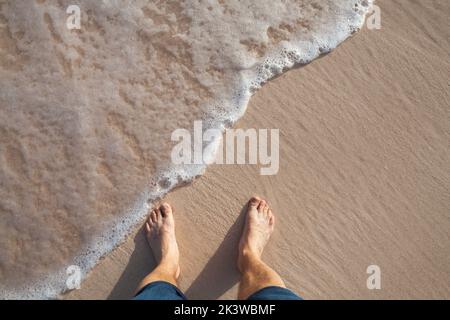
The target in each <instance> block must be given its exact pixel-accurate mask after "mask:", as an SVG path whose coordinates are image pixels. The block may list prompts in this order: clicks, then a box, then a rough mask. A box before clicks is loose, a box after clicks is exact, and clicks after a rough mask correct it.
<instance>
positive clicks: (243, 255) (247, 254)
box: [238, 246, 262, 273]
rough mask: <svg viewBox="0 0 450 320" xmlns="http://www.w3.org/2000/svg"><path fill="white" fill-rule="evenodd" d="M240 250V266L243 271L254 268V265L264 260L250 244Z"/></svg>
mask: <svg viewBox="0 0 450 320" xmlns="http://www.w3.org/2000/svg"><path fill="white" fill-rule="evenodd" d="M239 251H240V252H239V257H238V268H239V270H240V271H241V273H245V272H246V271H247V270H252V269H253V266H255V265H258V264H260V263H261V262H262V260H261V256H260V255H259V254H258V253H257V252H256V251H255V250H253V249H252V248H250V247H248V246H246V247H243V248H241V249H240V250H239Z"/></svg>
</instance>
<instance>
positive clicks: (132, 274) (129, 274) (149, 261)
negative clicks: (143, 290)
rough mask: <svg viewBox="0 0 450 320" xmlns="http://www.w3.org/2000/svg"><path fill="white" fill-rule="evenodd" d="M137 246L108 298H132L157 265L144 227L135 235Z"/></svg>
mask: <svg viewBox="0 0 450 320" xmlns="http://www.w3.org/2000/svg"><path fill="white" fill-rule="evenodd" d="M134 244H135V248H134V250H133V253H132V254H131V256H130V259H129V260H128V264H127V266H126V267H125V270H124V271H123V272H122V275H121V276H120V278H119V280H118V281H117V283H116V285H115V286H114V288H113V289H112V291H111V293H110V294H109V295H108V298H107V299H108V300H130V299H131V298H132V297H133V296H134V294H135V290H136V289H137V286H138V285H139V283H140V282H141V281H142V279H144V277H145V276H146V275H148V274H149V273H150V272H151V271H152V270H153V269H154V268H155V267H156V265H157V264H156V261H155V258H154V257H153V255H152V253H151V252H150V250H148V243H147V239H146V236H145V231H144V229H143V228H141V229H140V230H139V232H138V233H137V234H136V236H135V237H134Z"/></svg>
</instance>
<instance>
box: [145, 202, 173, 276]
mask: <svg viewBox="0 0 450 320" xmlns="http://www.w3.org/2000/svg"><path fill="white" fill-rule="evenodd" d="M145 230H146V234H147V240H148V243H149V244H150V247H151V248H152V251H153V254H154V256H155V258H156V260H157V261H158V263H159V265H160V266H161V267H164V269H165V271H167V272H169V273H171V274H173V275H174V277H175V279H177V278H178V277H179V276H180V265H179V260H180V253H179V251H178V244H177V239H176V236H175V221H174V218H173V212H172V207H171V206H170V205H169V204H168V203H164V204H162V205H161V206H159V207H157V208H156V209H154V210H152V211H151V213H150V215H149V217H148V219H147V222H146V223H145Z"/></svg>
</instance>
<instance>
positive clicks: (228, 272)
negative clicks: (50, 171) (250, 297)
mask: <svg viewBox="0 0 450 320" xmlns="http://www.w3.org/2000/svg"><path fill="white" fill-rule="evenodd" d="M246 212H247V205H245V206H244V208H243V209H242V210H241V213H240V214H239V216H238V218H237V220H236V221H235V222H234V223H233V225H232V226H231V228H230V229H229V230H228V232H227V234H226V235H225V238H224V239H223V241H222V243H221V244H220V246H219V248H218V249H217V250H216V252H215V253H214V255H213V256H212V257H211V259H210V260H209V261H208V263H207V264H206V266H205V268H204V269H203V270H202V271H201V272H200V274H199V275H198V276H197V278H196V279H195V280H194V281H193V282H192V284H191V286H190V287H189V289H188V290H187V291H186V296H187V297H189V298H190V299H198V300H216V299H218V298H220V297H221V296H222V295H223V294H224V293H225V292H227V291H228V290H229V289H230V288H232V287H233V286H234V285H235V284H236V283H238V282H239V279H240V274H239V270H238V268H237V265H236V264H237V258H238V245H239V240H240V238H241V234H242V230H243V227H244V222H245V216H246V214H245V213H246Z"/></svg>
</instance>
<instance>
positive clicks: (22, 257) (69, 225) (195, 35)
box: [0, 0, 372, 299]
mask: <svg viewBox="0 0 450 320" xmlns="http://www.w3.org/2000/svg"><path fill="white" fill-rule="evenodd" d="M77 2H78V5H79V7H80V11H81V29H80V30H69V29H68V28H67V27H66V19H67V18H68V16H67V13H66V8H67V7H69V6H70V5H72V1H70V0H60V1H56V0H48V1H25V0H19V1H12V0H11V1H8V0H6V1H5V0H1V1H0V153H1V159H2V162H1V163H0V165H1V166H0V181H1V184H0V212H1V225H0V259H1V260H0V277H1V287H0V290H1V297H3V298H7V299H12V298H52V297H57V296H58V294H59V293H61V292H63V291H64V290H65V289H66V279H67V274H66V268H67V267H68V266H70V265H77V266H79V267H80V270H81V271H82V273H83V275H85V274H86V273H87V272H88V271H89V270H90V269H92V267H93V266H94V265H95V264H96V263H97V261H98V260H99V259H100V258H101V257H102V256H103V255H105V254H106V253H108V252H110V251H111V250H112V249H113V248H114V247H115V246H116V245H117V244H118V243H120V242H121V241H122V240H123V239H124V238H125V237H126V235H127V234H128V233H129V232H130V230H132V228H133V226H135V225H136V224H137V223H139V222H140V221H141V220H142V218H143V217H144V216H145V214H146V212H147V210H148V207H149V206H151V204H152V203H154V201H156V200H158V199H160V198H161V197H163V196H164V195H165V194H166V193H167V192H168V191H170V190H171V189H173V188H174V187H175V186H177V185H180V184H181V183H185V182H188V181H191V180H192V179H193V178H194V177H196V176H198V175H201V174H202V173H203V172H204V170H205V167H206V166H204V165H192V166H175V165H173V164H171V162H170V151H171V148H172V147H173V146H172V143H171V142H170V136H171V132H173V131H174V130H175V129H178V128H186V129H189V128H191V127H192V124H193V122H194V121H195V120H203V122H204V124H205V125H204V129H205V130H206V129H209V128H217V129H220V130H225V129H226V128H229V127H232V126H233V124H234V123H235V122H236V121H237V120H238V119H239V118H240V117H241V116H242V115H243V114H244V112H245V109H246V106H247V104H248V101H249V99H250V97H251V96H252V94H253V93H254V92H255V91H256V90H258V89H259V88H260V87H261V86H262V85H263V84H264V83H265V82H267V81H268V80H270V79H271V78H273V77H274V76H276V75H279V74H281V73H282V72H284V71H285V70H288V69H290V68H292V67H293V66H295V65H300V64H306V63H309V62H311V61H312V60H313V59H315V58H317V57H318V56H320V55H322V54H325V53H328V52H329V51H331V50H332V49H334V48H336V47H337V46H338V45H339V43H341V42H342V41H344V40H345V39H346V38H347V37H349V36H350V35H351V34H353V33H354V32H356V31H357V30H358V29H360V28H361V26H362V24H363V23H364V18H365V15H366V14H367V12H368V10H369V8H370V6H371V4H372V1H369V0H315V1H313V0H297V1H295V0H285V1H272V0H270V1H269V0H247V1H239V0H227V1H224V0H208V1H181V0H179V1H170V0H168V1H144V0H109V1H106V0H102V1H97V0H95V1H94V0H92V1H88V0H84V1H77ZM276 107H277V106H274V108H276ZM215 144H217V141H212V142H211V144H210V145H207V146H205V148H206V149H207V150H211V151H210V152H214V150H215V148H214V145H215Z"/></svg>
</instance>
